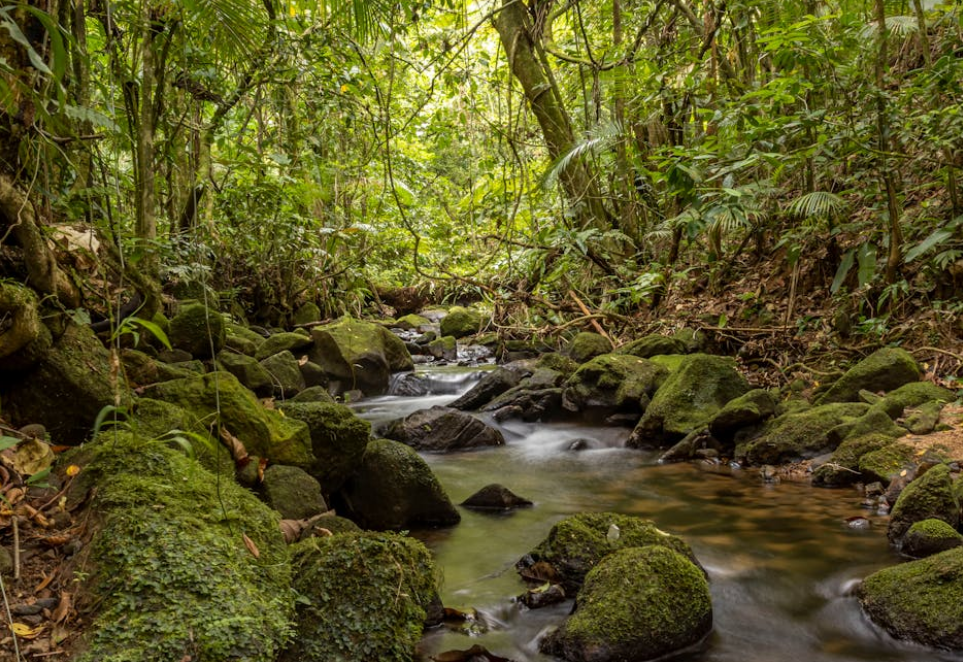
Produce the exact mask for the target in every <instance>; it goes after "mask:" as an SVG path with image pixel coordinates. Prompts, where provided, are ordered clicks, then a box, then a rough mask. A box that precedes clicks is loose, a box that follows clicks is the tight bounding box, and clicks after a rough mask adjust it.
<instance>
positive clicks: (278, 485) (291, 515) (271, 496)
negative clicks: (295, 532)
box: [260, 464, 328, 519]
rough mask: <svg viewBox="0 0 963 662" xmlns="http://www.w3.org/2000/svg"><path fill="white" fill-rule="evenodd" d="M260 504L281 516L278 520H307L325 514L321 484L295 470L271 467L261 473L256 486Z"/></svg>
mask: <svg viewBox="0 0 963 662" xmlns="http://www.w3.org/2000/svg"><path fill="white" fill-rule="evenodd" d="M260 488H261V489H260V491H261V497H262V498H263V500H264V502H265V503H266V504H267V505H268V506H270V507H271V508H273V509H274V510H276V511H278V513H280V514H281V519H308V518H309V517H313V516H314V515H318V514H320V513H323V512H325V511H327V509H328V506H327V504H325V502H324V497H322V496H321V484H320V483H318V481H317V480H315V479H314V478H313V477H312V476H311V475H310V474H308V472H306V471H305V470H304V469H300V468H298V467H289V466H285V465H283V464H272V465H271V466H270V467H268V468H267V469H265V470H264V479H263V480H262V481H261V486H260Z"/></svg>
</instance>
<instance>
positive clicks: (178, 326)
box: [169, 303, 227, 359]
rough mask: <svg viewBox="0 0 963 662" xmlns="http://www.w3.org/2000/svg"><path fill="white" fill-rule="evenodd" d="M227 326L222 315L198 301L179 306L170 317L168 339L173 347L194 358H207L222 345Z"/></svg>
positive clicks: (214, 353) (225, 336)
mask: <svg viewBox="0 0 963 662" xmlns="http://www.w3.org/2000/svg"><path fill="white" fill-rule="evenodd" d="M226 339H227V327H226V325H225V323H224V317H223V316H222V315H221V314H220V313H219V312H218V311H217V310H213V309H211V308H209V307H208V306H205V305H203V304H200V303H192V304H187V305H184V306H181V308H180V310H179V311H178V312H177V314H176V315H174V317H173V318H172V319H171V328H170V334H169V340H170V342H171V345H172V346H173V347H174V348H175V349H181V350H184V351H185V352H187V353H189V354H190V355H191V356H193V357H194V358H195V359H209V358H211V357H213V356H214V355H216V354H217V353H218V352H219V351H221V349H223V347H224V343H225V341H226Z"/></svg>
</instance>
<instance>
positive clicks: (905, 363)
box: [816, 347, 923, 405]
mask: <svg viewBox="0 0 963 662" xmlns="http://www.w3.org/2000/svg"><path fill="white" fill-rule="evenodd" d="M922 375H923V372H922V370H920V367H919V365H918V364H917V363H916V360H915V359H914V358H913V356H912V355H911V354H910V353H909V352H907V351H906V350H905V349H900V348H898V347H884V348H883V349H880V350H877V351H875V352H873V353H872V354H870V355H869V356H867V357H866V358H865V359H863V360H862V361H860V362H859V363H857V364H856V365H854V366H853V367H852V368H850V369H849V370H847V371H846V373H845V374H843V376H842V377H840V378H839V379H838V380H836V382H835V383H833V385H832V386H830V387H829V390H827V391H826V392H825V393H823V394H822V395H821V396H820V397H819V398H817V399H816V404H817V405H825V404H829V403H832V402H856V401H857V400H859V392H860V390H863V389H865V390H869V391H873V392H877V391H892V390H895V389H897V388H899V387H900V386H903V385H904V384H908V383H910V382H918V381H919V380H920V377H922Z"/></svg>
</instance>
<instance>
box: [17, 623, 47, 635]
mask: <svg viewBox="0 0 963 662" xmlns="http://www.w3.org/2000/svg"><path fill="white" fill-rule="evenodd" d="M10 629H11V630H12V631H13V633H14V634H15V635H17V636H18V637H20V638H21V639H36V638H37V637H39V636H40V633H41V632H43V629H44V626H43V625H38V626H37V627H35V628H32V627H30V626H29V625H25V624H24V623H14V624H13V625H11V626H10Z"/></svg>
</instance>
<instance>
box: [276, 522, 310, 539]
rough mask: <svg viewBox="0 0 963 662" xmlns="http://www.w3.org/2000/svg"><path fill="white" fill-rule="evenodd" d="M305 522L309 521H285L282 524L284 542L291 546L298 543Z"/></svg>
mask: <svg viewBox="0 0 963 662" xmlns="http://www.w3.org/2000/svg"><path fill="white" fill-rule="evenodd" d="M305 522H307V520H303V519H283V520H281V523H280V528H281V535H282V536H284V542H285V543H287V544H288V545H290V544H291V543H293V542H297V540H298V538H299V537H301V532H302V531H304V526H305Z"/></svg>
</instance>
